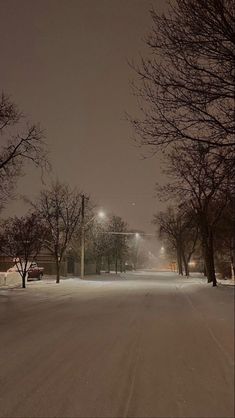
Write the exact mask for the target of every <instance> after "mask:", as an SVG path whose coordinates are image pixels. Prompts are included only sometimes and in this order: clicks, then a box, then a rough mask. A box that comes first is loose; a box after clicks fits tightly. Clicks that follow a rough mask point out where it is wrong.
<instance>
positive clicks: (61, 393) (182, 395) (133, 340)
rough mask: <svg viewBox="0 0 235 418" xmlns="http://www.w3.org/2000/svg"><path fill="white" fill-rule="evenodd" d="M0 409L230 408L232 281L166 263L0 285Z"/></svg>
mask: <svg viewBox="0 0 235 418" xmlns="http://www.w3.org/2000/svg"><path fill="white" fill-rule="evenodd" d="M0 324H1V325H0V379H1V380H0V416H1V417H27V418H31V417H109V418H111V417H187V418H190V417H195V418H199V417H203V418H208V417H211V418H216V417H221V418H222V417H223V418H228V417H233V414H234V374H233V370H234V368H233V364H234V351H233V350H234V328H233V327H234V289H233V288H231V287H223V286H220V287H218V288H212V287H211V286H209V285H207V284H205V283H202V281H200V280H198V282H197V281H196V280H192V279H189V280H188V281H187V280H186V279H179V278H178V277H177V276H174V275H173V273H172V274H170V273H168V274H167V273H157V274H154V273H152V274H150V273H144V272H143V273H138V274H133V273H132V274H131V273H129V274H126V275H123V277H122V278H120V277H118V278H117V279H115V280H114V279H112V278H111V277H109V276H108V277H107V278H106V280H101V279H98V280H95V279H94V280H91V279H88V280H85V281H83V282H82V281H81V280H79V279H68V280H64V281H62V282H61V284H59V285H56V284H55V283H54V282H53V283H52V282H50V281H47V282H46V281H43V282H35V283H30V284H29V286H28V288H27V289H26V290H23V289H15V290H2V291H0Z"/></svg>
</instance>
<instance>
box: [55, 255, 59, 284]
mask: <svg viewBox="0 0 235 418" xmlns="http://www.w3.org/2000/svg"><path fill="white" fill-rule="evenodd" d="M56 283H60V261H59V260H58V257H56Z"/></svg>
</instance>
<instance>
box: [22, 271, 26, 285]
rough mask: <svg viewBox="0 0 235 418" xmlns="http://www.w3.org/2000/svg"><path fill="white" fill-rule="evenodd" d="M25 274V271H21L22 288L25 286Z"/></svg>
mask: <svg viewBox="0 0 235 418" xmlns="http://www.w3.org/2000/svg"><path fill="white" fill-rule="evenodd" d="M26 276H27V273H26V272H23V275H22V288H23V289H25V288H26Z"/></svg>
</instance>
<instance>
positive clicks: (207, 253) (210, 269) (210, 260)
mask: <svg viewBox="0 0 235 418" xmlns="http://www.w3.org/2000/svg"><path fill="white" fill-rule="evenodd" d="M202 239H203V250H204V260H205V269H206V275H207V282H208V283H212V285H213V286H217V282H216V275H215V264H214V248H213V234H212V231H208V233H204V234H203V236H202Z"/></svg>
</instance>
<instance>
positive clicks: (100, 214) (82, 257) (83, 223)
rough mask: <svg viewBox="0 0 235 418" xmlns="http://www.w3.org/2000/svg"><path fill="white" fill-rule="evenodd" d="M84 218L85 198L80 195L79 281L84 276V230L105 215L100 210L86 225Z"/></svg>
mask: <svg viewBox="0 0 235 418" xmlns="http://www.w3.org/2000/svg"><path fill="white" fill-rule="evenodd" d="M84 217H85V196H84V195H82V221H81V271H80V279H84V275H85V228H86V227H87V226H88V225H89V224H90V223H91V222H92V221H94V219H96V218H97V217H98V218H100V219H104V218H105V213H104V212H103V211H102V210H100V211H99V212H98V213H97V214H96V215H95V216H93V218H91V219H90V220H89V221H88V222H87V223H86V224H85V222H84Z"/></svg>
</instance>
